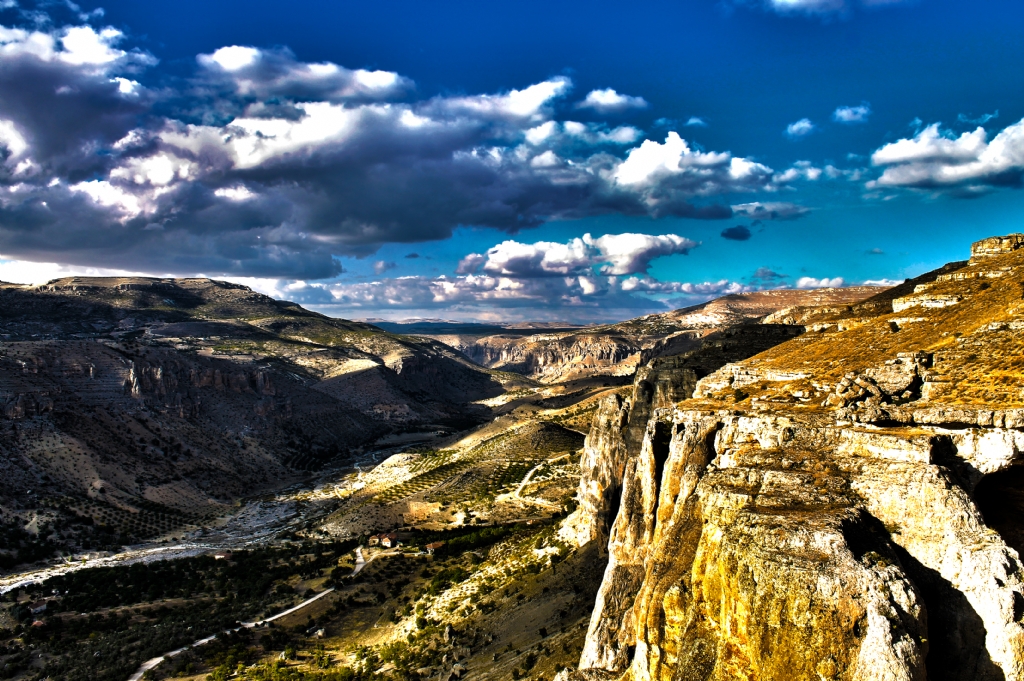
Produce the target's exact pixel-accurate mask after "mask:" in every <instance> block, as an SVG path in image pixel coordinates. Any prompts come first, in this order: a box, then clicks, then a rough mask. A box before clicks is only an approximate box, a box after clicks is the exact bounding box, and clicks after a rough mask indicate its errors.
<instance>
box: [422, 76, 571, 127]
mask: <svg viewBox="0 0 1024 681" xmlns="http://www.w3.org/2000/svg"><path fill="white" fill-rule="evenodd" d="M571 88H572V81H571V80H569V79H568V78H564V77H559V78H552V79H551V80H546V81H544V82H541V83H537V84H536V85H531V86H529V87H526V88H523V89H522V90H512V91H511V92H509V93H507V94H503V95H476V96H470V97H451V98H441V97H439V98H437V99H435V100H434V107H432V108H435V109H437V110H439V111H444V112H449V113H454V114H459V113H461V114H469V113H472V114H477V115H479V116H486V117H493V118H522V119H527V120H542V119H544V118H547V117H548V115H549V114H550V111H549V106H550V104H551V102H552V100H554V99H557V98H558V97H563V96H565V95H566V94H567V93H568V92H569V90H570V89H571Z"/></svg>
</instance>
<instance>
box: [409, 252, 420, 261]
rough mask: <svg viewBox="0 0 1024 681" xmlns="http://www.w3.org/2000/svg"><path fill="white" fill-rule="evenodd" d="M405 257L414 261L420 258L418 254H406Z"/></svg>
mask: <svg viewBox="0 0 1024 681" xmlns="http://www.w3.org/2000/svg"><path fill="white" fill-rule="evenodd" d="M405 257H406V258H408V259H410V260H414V259H416V258H418V257H420V254H419V253H407V254H406V256H405Z"/></svg>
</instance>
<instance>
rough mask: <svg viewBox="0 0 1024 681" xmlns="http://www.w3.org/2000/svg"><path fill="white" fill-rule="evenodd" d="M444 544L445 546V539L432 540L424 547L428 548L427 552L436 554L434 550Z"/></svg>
mask: <svg viewBox="0 0 1024 681" xmlns="http://www.w3.org/2000/svg"><path fill="white" fill-rule="evenodd" d="M442 546H444V542H443V541H432V542H430V543H429V544H427V545H426V546H425V547H423V548H425V549H426V550H427V553H429V554H430V555H434V551H437V550H438V549H439V548H441V547H442Z"/></svg>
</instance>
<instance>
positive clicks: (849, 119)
mask: <svg viewBox="0 0 1024 681" xmlns="http://www.w3.org/2000/svg"><path fill="white" fill-rule="evenodd" d="M870 116H871V105H870V104H868V103H867V102H862V103H861V104H860V105H859V106H840V107H838V108H837V109H836V110H835V111H833V112H832V120H834V121H835V122H836V123H847V124H849V123H867V120H868V118H869V117H870Z"/></svg>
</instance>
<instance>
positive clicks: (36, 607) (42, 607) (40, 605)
mask: <svg viewBox="0 0 1024 681" xmlns="http://www.w3.org/2000/svg"><path fill="white" fill-rule="evenodd" d="M46 605H47V604H46V601H36V602H35V603H33V604H32V605H30V606H28V609H29V612H31V613H32V614H33V615H38V614H39V613H41V612H46Z"/></svg>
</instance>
